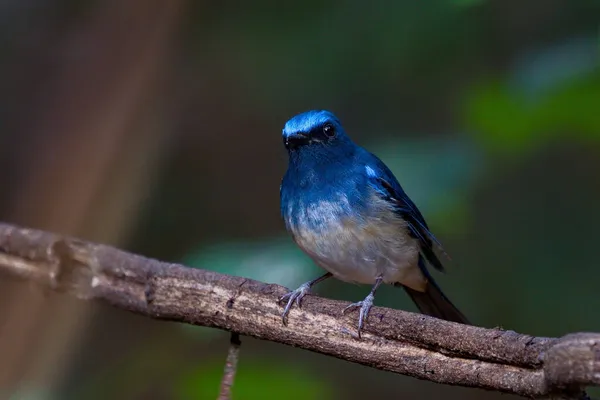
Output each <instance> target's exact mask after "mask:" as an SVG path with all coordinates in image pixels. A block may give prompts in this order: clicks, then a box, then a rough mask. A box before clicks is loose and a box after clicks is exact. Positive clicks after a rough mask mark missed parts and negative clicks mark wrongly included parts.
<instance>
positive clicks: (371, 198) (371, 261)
mask: <svg viewBox="0 0 600 400" xmlns="http://www.w3.org/2000/svg"><path fill="white" fill-rule="evenodd" d="M284 218H285V220H286V225H287V227H288V229H289V230H290V232H291V233H292V235H293V237H294V240H295V241H296V243H297V244H298V245H299V246H300V248H302V249H303V250H304V251H305V252H306V253H307V254H308V255H309V256H311V258H313V260H314V261H315V262H316V263H317V264H318V265H320V266H321V267H323V268H324V269H326V270H328V271H329V272H331V273H333V274H334V276H336V277H337V278H338V279H341V280H344V281H349V282H357V283H373V282H374V281H375V279H376V278H377V276H378V275H380V274H382V275H383V276H384V281H385V282H387V283H393V282H402V281H403V280H406V279H407V278H406V277H405V275H407V274H408V273H409V272H410V271H414V270H415V269H416V270H418V268H415V267H416V265H417V258H418V253H419V250H418V244H417V242H416V241H415V240H414V238H412V237H411V236H410V235H408V231H407V226H406V222H405V221H404V220H403V219H402V217H401V216H400V215H399V214H397V213H396V212H395V211H394V209H393V206H392V205H391V204H389V203H388V202H387V201H385V200H384V199H382V198H381V197H379V196H378V195H377V193H376V192H375V190H372V191H369V192H368V193H367V194H366V197H363V198H362V199H353V198H352V197H349V196H348V195H347V194H346V193H344V192H338V193H332V194H330V195H329V196H327V199H323V198H321V199H318V198H317V199H312V200H311V199H307V198H302V197H297V198H292V199H290V200H288V204H287V209H285V210H284ZM418 275H419V277H417V278H418V279H417V280H419V279H421V278H420V274H418ZM416 285H420V283H418V282H417V283H416Z"/></svg>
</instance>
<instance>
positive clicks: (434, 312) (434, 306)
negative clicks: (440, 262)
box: [400, 279, 471, 325]
mask: <svg viewBox="0 0 600 400" xmlns="http://www.w3.org/2000/svg"><path fill="white" fill-rule="evenodd" d="M400 286H402V288H403V289H404V290H406V293H408V295H409V296H410V298H411V299H412V301H414V302H415V304H416V305H417V308H418V309H419V310H420V311H421V312H422V313H423V314H427V315H431V316H432V317H436V318H440V319H445V320H446V321H452V322H459V323H461V324H466V325H471V323H470V322H469V320H467V317H465V316H464V314H463V313H461V312H460V311H459V310H458V308H456V307H455V306H454V304H452V302H451V301H450V300H448V298H447V297H446V296H444V293H442V291H441V290H440V288H439V287H438V286H437V285H436V283H435V282H434V281H433V279H430V280H429V283H428V284H427V288H426V289H425V291H424V292H419V291H417V290H414V289H411V288H409V287H406V286H403V285H400Z"/></svg>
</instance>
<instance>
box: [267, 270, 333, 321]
mask: <svg viewBox="0 0 600 400" xmlns="http://www.w3.org/2000/svg"><path fill="white" fill-rule="evenodd" d="M331 276H332V275H331V272H327V273H326V274H323V275H321V276H320V277H318V278H316V279H313V280H312V281H308V282H306V283H303V284H302V285H300V287H299V288H298V289H296V290H292V291H291V292H289V293H287V294H284V295H283V296H282V297H281V298H280V299H279V300H278V301H277V303H281V302H282V301H285V300H288V302H287V305H286V306H285V309H284V310H283V314H281V318H282V320H283V324H284V325H287V315H288V314H289V312H290V310H291V308H292V306H293V305H294V300H295V301H296V304H297V305H298V307H300V303H301V302H302V298H303V297H304V296H306V295H307V294H308V293H309V292H310V288H311V287H313V286H314V285H316V284H317V283H319V282H322V281H324V280H325V279H327V278H329V277H331Z"/></svg>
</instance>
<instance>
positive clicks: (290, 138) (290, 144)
mask: <svg viewBox="0 0 600 400" xmlns="http://www.w3.org/2000/svg"><path fill="white" fill-rule="evenodd" d="M283 143H284V145H285V147H286V148H288V149H294V148H296V147H298V146H302V145H305V144H309V143H310V136H309V135H307V134H306V133H303V132H296V133H292V134H290V135H287V136H285V137H284V138H283Z"/></svg>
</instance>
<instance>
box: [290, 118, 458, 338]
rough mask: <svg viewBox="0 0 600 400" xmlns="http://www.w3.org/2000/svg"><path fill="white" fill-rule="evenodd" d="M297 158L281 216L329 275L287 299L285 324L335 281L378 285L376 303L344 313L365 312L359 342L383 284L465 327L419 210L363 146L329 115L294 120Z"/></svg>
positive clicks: (292, 147)
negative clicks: (316, 290)
mask: <svg viewBox="0 0 600 400" xmlns="http://www.w3.org/2000/svg"><path fill="white" fill-rule="evenodd" d="M283 143H284V145H285V148H286V149H287V152H288V156H289V163H288V169H287V171H286V173H285V175H284V177H283V180H282V182H281V187H280V198H281V214H282V217H283V220H284V221H285V225H286V228H287V230H288V232H290V233H291V235H292V237H293V239H294V241H295V242H296V243H297V245H298V246H299V247H300V248H301V249H302V250H303V251H304V252H305V253H307V254H308V255H309V256H310V257H311V258H312V260H313V261H314V262H315V263H316V264H317V265H319V266H320V267H322V268H323V269H325V270H326V271H327V273H325V274H324V275H322V276H320V277H318V278H316V279H314V280H312V281H309V282H306V283H304V284H303V285H301V286H300V287H299V288H298V289H296V290H294V291H291V292H289V293H287V294H286V295H284V296H283V297H282V298H281V299H280V300H279V301H280V302H283V301H286V300H287V304H286V306H285V309H284V311H283V315H282V318H283V323H284V324H286V323H287V315H288V313H289V312H290V309H291V307H292V306H293V304H294V302H296V304H297V305H298V307H299V306H300V304H301V300H302V298H303V297H304V296H305V295H306V294H307V293H309V292H310V289H311V287H312V286H314V285H315V284H317V283H319V282H321V281H323V280H325V279H327V278H329V277H331V276H333V277H335V278H337V279H339V280H342V281H345V282H352V283H360V284H370V285H373V287H372V290H371V292H370V293H369V295H368V296H367V297H366V298H365V299H364V300H363V301H360V302H358V303H354V304H351V305H350V306H348V307H346V308H345V309H344V310H343V313H345V312H346V311H348V310H350V309H356V308H360V313H359V320H358V336H359V337H360V335H361V330H362V328H363V326H364V324H365V323H366V320H367V317H368V314H369V310H370V309H371V307H372V306H373V301H374V299H375V292H376V291H377V288H378V287H379V286H380V285H381V284H382V283H386V284H392V285H394V286H401V287H402V288H404V290H405V291H406V292H407V293H408V295H409V296H410V297H411V299H412V300H413V301H414V302H415V304H416V305H417V307H418V309H419V310H420V311H421V312H422V313H424V314H428V315H431V316H434V317H437V318H441V319H445V320H448V321H455V322H460V323H464V324H468V323H469V322H468V321H467V319H466V318H465V316H464V315H463V314H462V313H461V312H460V311H459V310H458V309H457V308H456V307H455V306H454V305H453V304H452V303H451V302H450V300H448V298H447V297H446V296H445V295H444V294H443V293H442V291H441V290H440V288H439V287H438V286H437V284H436V283H435V282H434V280H433V278H432V277H431V275H430V274H429V271H428V270H427V268H426V261H427V262H429V264H431V265H432V266H433V267H434V268H436V269H438V270H440V271H443V269H444V268H443V266H442V263H441V262H440V260H439V259H438V257H437V256H436V254H435V253H434V245H437V246H438V247H439V248H440V249H441V245H440V244H439V242H438V241H437V240H436V238H435V237H434V236H433V234H432V233H431V231H430V230H429V228H428V226H427V223H426V222H425V219H424V218H423V216H422V215H421V213H420V212H419V210H418V208H417V206H415V204H414V203H413V202H412V201H411V200H410V199H409V198H408V196H407V195H406V193H405V192H404V190H403V189H402V187H401V186H400V184H399V183H398V181H397V180H396V178H395V177H394V175H393V174H392V172H391V171H390V170H389V168H388V167H387V166H386V165H385V164H384V163H383V162H382V161H381V160H380V159H379V158H377V157H376V156H375V155H373V154H371V153H369V152H368V151H367V150H365V149H364V148H362V147H360V146H358V145H357V144H355V143H354V142H353V141H352V140H351V139H350V138H349V137H348V135H346V132H345V131H344V128H343V127H342V125H341V123H340V121H339V120H338V119H337V118H336V116H335V115H334V114H332V113H331V112H329V111H326V110H312V111H307V112H304V113H301V114H298V115H296V116H294V117H293V118H291V119H290V120H289V121H287V123H286V124H285V126H284V128H283Z"/></svg>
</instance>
